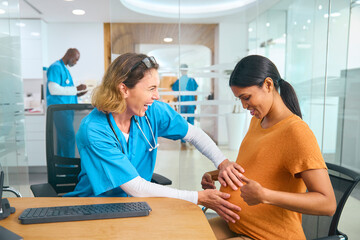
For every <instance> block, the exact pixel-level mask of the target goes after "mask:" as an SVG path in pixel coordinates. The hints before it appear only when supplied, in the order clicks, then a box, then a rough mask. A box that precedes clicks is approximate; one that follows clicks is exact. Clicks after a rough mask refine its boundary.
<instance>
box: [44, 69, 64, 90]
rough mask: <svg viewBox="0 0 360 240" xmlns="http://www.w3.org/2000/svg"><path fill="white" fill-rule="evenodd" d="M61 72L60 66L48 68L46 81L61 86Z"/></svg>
mask: <svg viewBox="0 0 360 240" xmlns="http://www.w3.org/2000/svg"><path fill="white" fill-rule="evenodd" d="M61 72H62V70H61V68H60V66H56V65H54V66H52V67H50V68H49V70H48V71H47V74H46V75H47V79H48V81H49V82H54V83H57V84H59V85H61Z"/></svg>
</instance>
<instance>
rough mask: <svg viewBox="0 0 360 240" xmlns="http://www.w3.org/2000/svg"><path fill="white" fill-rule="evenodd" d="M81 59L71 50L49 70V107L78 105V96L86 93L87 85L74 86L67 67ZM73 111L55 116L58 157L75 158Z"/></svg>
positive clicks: (47, 97) (75, 51)
mask: <svg viewBox="0 0 360 240" xmlns="http://www.w3.org/2000/svg"><path fill="white" fill-rule="evenodd" d="M79 58H80V52H79V51H78V50H77V49H76V48H69V49H68V50H67V52H66V53H65V55H64V57H63V58H62V59H60V60H58V61H56V62H54V63H53V64H52V65H51V66H50V67H49V69H48V70H47V81H48V82H47V91H46V100H47V106H50V105H53V104H76V103H78V100H77V98H78V96H82V95H84V94H85V93H86V85H85V84H80V85H78V86H77V87H75V86H74V82H73V79H72V77H71V75H70V72H69V70H68V69H67V67H66V66H69V67H72V66H74V65H75V64H76V63H77V61H78V60H79ZM73 120H74V113H73V111H70V110H69V111H59V112H56V113H55V114H54V122H55V127H56V132H57V155H59V156H62V157H74V156H75V132H74V127H73Z"/></svg>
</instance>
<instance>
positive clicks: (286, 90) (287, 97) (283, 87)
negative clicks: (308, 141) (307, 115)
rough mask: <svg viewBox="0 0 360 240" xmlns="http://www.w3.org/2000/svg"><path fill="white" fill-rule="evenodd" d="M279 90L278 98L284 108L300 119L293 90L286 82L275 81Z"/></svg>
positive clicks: (281, 80)
mask: <svg viewBox="0 0 360 240" xmlns="http://www.w3.org/2000/svg"><path fill="white" fill-rule="evenodd" d="M277 82H278V85H279V88H280V96H281V99H282V100H283V102H284V103H285V105H286V107H287V108H288V109H290V111H291V112H292V113H294V114H296V115H298V116H299V117H300V118H302V114H301V109H300V105H299V101H298V98H297V96H296V93H295V90H294V88H293V87H292V86H291V85H290V83H288V82H287V81H285V80H283V79H280V80H278V81H277Z"/></svg>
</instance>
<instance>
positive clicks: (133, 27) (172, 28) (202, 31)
mask: <svg viewBox="0 0 360 240" xmlns="http://www.w3.org/2000/svg"><path fill="white" fill-rule="evenodd" d="M107 24H108V23H107ZM110 25H111V48H112V49H111V53H116V54H123V53H126V52H134V51H135V45H136V44H166V43H164V42H163V39H164V38H165V37H172V38H173V42H172V43H171V44H191V45H203V46H206V47H208V48H209V49H210V50H211V51H212V53H214V49H215V46H214V44H215V33H216V29H217V27H218V25H217V24H181V25H180V27H179V24H162V23H110ZM179 36H180V39H179Z"/></svg>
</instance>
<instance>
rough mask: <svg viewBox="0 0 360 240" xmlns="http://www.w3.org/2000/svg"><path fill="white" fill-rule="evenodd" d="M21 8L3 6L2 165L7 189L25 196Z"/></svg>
mask: <svg viewBox="0 0 360 240" xmlns="http://www.w3.org/2000/svg"><path fill="white" fill-rule="evenodd" d="M3 3H4V2H3ZM18 4H19V1H17V0H10V1H7V2H6V4H2V5H1V6H0V53H1V54H0V55H1V57H0V163H1V165H2V167H3V169H4V171H5V185H10V186H12V187H14V188H16V189H17V190H19V191H20V192H22V193H24V191H29V189H26V184H28V182H29V178H28V172H27V158H26V155H25V142H24V104H23V90H22V80H21V68H20V27H21V22H20V21H19V5H18ZM24 185H25V186H24ZM12 197H14V196H13V195H12Z"/></svg>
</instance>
